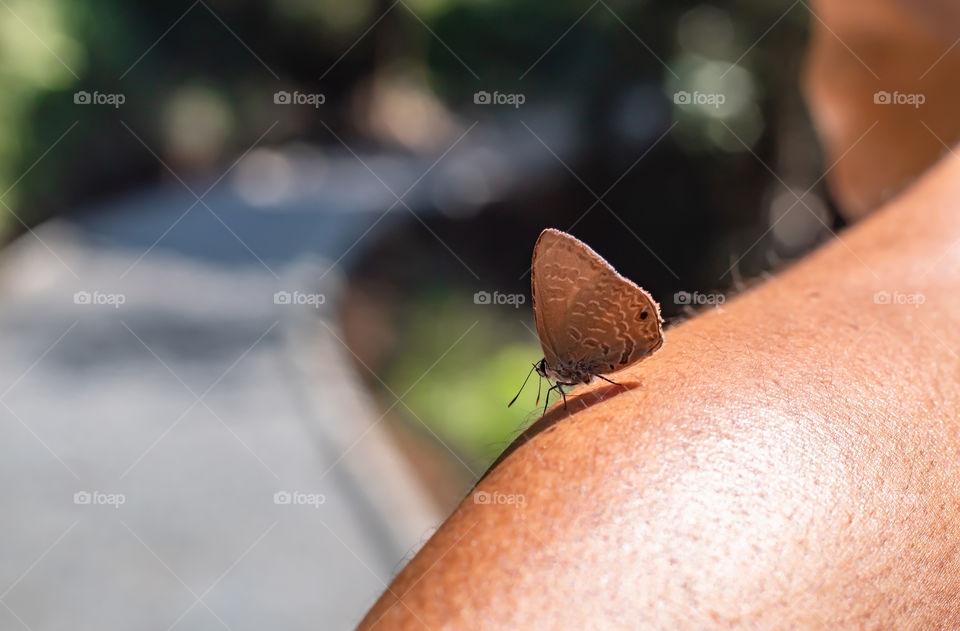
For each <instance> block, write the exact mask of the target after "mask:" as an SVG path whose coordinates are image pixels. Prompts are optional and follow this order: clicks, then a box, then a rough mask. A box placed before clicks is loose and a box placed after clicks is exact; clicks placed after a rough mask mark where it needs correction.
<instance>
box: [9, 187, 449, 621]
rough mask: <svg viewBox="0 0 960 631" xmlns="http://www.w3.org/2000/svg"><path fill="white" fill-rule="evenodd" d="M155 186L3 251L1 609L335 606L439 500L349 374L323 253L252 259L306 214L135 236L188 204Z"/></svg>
mask: <svg viewBox="0 0 960 631" xmlns="http://www.w3.org/2000/svg"><path fill="white" fill-rule="evenodd" d="M163 197H164V198H165V203H163V204H158V205H157V207H156V209H151V208H150V204H149V200H147V201H148V203H146V204H143V203H135V202H126V203H130V204H131V207H130V208H127V209H124V208H122V206H123V205H124V202H121V203H120V205H119V206H120V207H118V208H117V209H115V210H114V211H111V210H107V211H104V212H102V213H98V214H96V215H94V216H91V217H89V218H88V219H87V220H86V223H80V224H77V223H70V222H66V221H57V222H52V223H50V224H47V225H45V226H42V227H41V228H39V229H37V231H36V234H35V235H26V236H24V237H23V238H22V239H20V240H19V241H18V242H17V243H15V244H14V245H13V246H12V247H10V248H9V249H8V250H6V251H5V253H4V254H3V256H2V259H0V304H2V305H3V306H2V309H0V345H2V347H3V349H4V352H3V354H2V356H0V418H2V421H0V470H2V476H3V479H4V480H5V484H3V485H2V486H0V502H2V506H4V507H5V515H6V518H5V519H3V520H0V541H2V542H3V543H2V544H0V545H2V548H3V550H4V553H3V563H2V565H0V572H2V576H0V585H2V586H3V587H2V588H0V589H2V590H3V591H2V592H0V604H2V605H3V607H0V628H4V629H16V628H24V629H30V630H32V631H42V630H46V629H74V630H81V629H91V630H92V629H97V630H103V629H136V628H140V629H148V628H149V629H153V628H159V629H167V628H168V627H171V625H172V628H175V629H219V628H224V629H232V630H233V631H239V630H241V629H263V628H276V629H321V628H322V629H348V628H352V626H353V625H355V624H356V622H357V621H358V619H359V617H360V616H361V615H362V614H363V613H364V611H365V610H366V608H367V607H368V606H369V605H370V604H371V603H372V600H373V599H374V598H375V597H376V596H377V595H379V593H380V592H382V591H383V589H384V587H385V584H386V583H387V582H388V581H389V580H390V579H391V577H392V575H393V574H394V573H395V571H396V569H397V567H398V566H399V564H400V562H401V561H402V560H403V559H404V558H405V557H406V556H407V555H408V554H409V553H410V552H411V542H418V541H422V540H424V538H425V537H426V536H427V535H428V534H429V532H430V529H431V528H432V527H434V526H435V525H436V524H437V523H438V521H439V519H440V515H438V514H437V512H436V510H435V509H434V507H433V506H432V505H431V504H430V502H429V501H428V500H427V499H426V497H425V495H424V494H423V493H422V492H421V490H420V489H419V488H418V486H417V484H416V482H415V481H414V479H413V478H412V476H411V475H410V474H409V472H408V470H407V466H406V464H405V463H404V461H403V460H402V459H401V458H400V457H399V456H398V455H397V453H396V452H395V450H394V448H393V446H392V445H391V444H390V442H389V440H388V439H387V438H386V436H385V434H384V432H383V427H382V426H381V425H377V424H376V422H377V420H378V417H379V416H380V414H379V413H378V411H377V410H376V409H375V408H374V406H373V404H372V403H371V401H370V400H369V397H368V396H367V395H366V394H365V392H364V391H363V389H362V388H361V386H360V384H359V382H358V381H357V380H356V379H355V377H354V375H353V373H354V371H353V363H352V362H351V358H350V357H349V356H348V352H349V351H348V350H347V349H346V348H345V347H344V346H343V345H342V344H341V342H340V339H339V333H338V331H337V325H336V323H335V318H334V317H333V314H332V313H331V312H330V311H331V308H332V306H333V305H335V304H336V295H337V291H338V289H339V284H340V282H341V276H340V273H339V272H338V271H337V270H335V269H334V270H333V271H329V270H330V266H331V264H332V256H333V254H331V258H330V259H325V258H323V257H321V256H318V255H317V254H316V253H314V254H310V255H308V254H307V253H306V252H305V249H301V250H300V251H296V248H292V249H291V250H290V254H289V255H288V256H287V257H286V258H285V260H284V258H283V257H279V256H273V257H270V259H271V260H270V263H267V262H266V261H263V260H260V261H258V259H257V255H254V254H253V253H252V252H248V251H247V249H246V248H247V247H250V249H251V250H254V251H256V249H257V248H258V247H259V246H260V245H262V244H264V243H265V242H269V243H279V244H281V245H283V244H290V243H291V242H293V241H296V240H298V239H299V240H304V241H305V240H307V239H310V238H311V237H312V236H313V235H311V234H310V232H309V231H305V230H304V226H303V225H300V226H294V225H293V224H296V223H297V222H289V223H288V224H287V226H286V229H284V222H283V221H280V220H278V218H277V216H276V215H274V216H273V217H270V216H267V217H263V220H264V222H266V221H267V220H270V219H273V220H274V222H273V223H272V226H271V230H270V231H269V232H268V233H263V232H262V233H261V235H260V237H259V238H249V235H247V238H245V237H241V236H239V234H236V233H235V232H234V231H235V230H237V228H234V227H233V226H232V225H231V228H227V227H226V225H224V224H233V225H240V226H241V227H240V228H239V230H243V229H244V225H245V224H244V221H243V220H241V219H242V217H241V215H244V214H246V215H247V216H248V218H249V217H253V216H254V215H255V214H256V211H254V210H251V209H246V210H244V209H243V207H242V206H241V205H239V204H233V205H232V206H230V205H227V210H224V205H223V204H220V208H219V212H218V213H217V214H218V215H220V214H221V213H222V220H223V224H222V223H221V220H220V219H218V218H217V217H215V216H214V215H213V214H212V213H211V212H207V211H206V210H205V209H203V208H195V209H194V210H193V211H191V213H190V216H189V217H188V218H184V219H183V220H181V221H180V222H179V223H178V224H177V226H176V228H174V229H173V230H171V231H170V232H168V233H167V234H166V235H165V236H164V238H163V242H161V243H160V244H158V245H157V246H156V247H154V248H152V249H150V251H149V253H148V254H147V255H146V256H143V255H144V253H145V252H146V251H147V249H148V247H149V245H150V244H147V245H145V246H142V244H140V243H137V242H136V241H137V237H138V235H137V234H133V235H132V237H131V238H130V239H129V240H126V241H125V240H124V239H123V238H122V237H123V235H124V230H123V224H124V222H126V223H127V225H129V226H130V227H131V228H136V229H137V230H140V231H145V230H149V229H154V230H156V232H155V233H154V238H155V239H156V238H158V237H159V236H160V235H161V234H162V233H163V231H164V230H166V229H167V228H168V227H169V225H170V224H171V223H172V222H173V220H175V219H176V218H177V216H178V215H179V213H180V212H181V209H183V208H186V207H187V206H189V204H190V203H191V200H190V198H189V197H187V198H184V197H183V196H180V199H176V197H177V196H176V195H173V196H172V198H171V196H169V195H165V196H163ZM173 199H175V200H176V201H178V202H179V207H178V204H176V203H171V201H172V200H173ZM140 201H143V200H140ZM211 206H213V204H212V203H211ZM164 209H165V210H164ZM259 214H260V215H266V214H267V213H266V211H261V212H260V213H259ZM111 216H112V217H114V218H115V221H111V219H110V218H111ZM315 217H319V215H316V216H315ZM138 218H139V219H140V220H141V221H137V219H138ZM164 219H166V220H167V221H166V222H164V221H163V220H164ZM342 219H343V218H342ZM359 220H360V217H356V218H353V221H347V220H343V221H340V222H329V221H328V222H327V223H326V224H324V221H319V220H315V221H314V222H313V223H314V224H315V225H314V229H315V230H321V231H323V239H322V240H321V239H318V241H321V243H320V246H321V247H326V248H327V249H329V251H330V252H331V253H334V252H342V251H344V250H346V248H347V247H348V246H349V245H350V244H351V242H352V241H353V240H355V239H356V238H357V236H359V232H360V230H361V227H362V222H360V221H359ZM164 223H165V224H166V225H164ZM301 223H303V222H301ZM367 223H369V218H367ZM316 224H320V226H319V228H318V227H317V226H316ZM278 225H279V226H280V227H278ZM105 228H111V229H113V230H114V232H113V233H112V234H111V237H112V239H111V240H110V241H109V242H108V241H106V240H105V239H103V238H102V233H103V231H104V229H105ZM335 230H338V231H339V234H335V233H334V231H335ZM264 237H268V239H265V238H264ZM194 243H196V244H200V245H202V250H203V254H204V256H203V257H198V256H190V255H189V254H186V253H185V251H186V250H188V249H189V247H191V244H194ZM314 245H315V246H316V244H314ZM141 246H142V247H141ZM337 248H339V250H338V249H337ZM318 249H319V248H317V247H315V248H314V252H316V251H317V250H318ZM218 252H221V253H224V254H221V255H218V254H217V253H218ZM242 254H246V256H247V259H248V260H247V261H245V262H243V263H241V262H239V261H238V260H237V259H238V258H239V257H240V256H241V255H242ZM218 258H219V259H221V260H216V259H218ZM277 292H285V293H280V294H279V299H278V300H275V294H277ZM288 296H289V300H287V298H286V297H288ZM320 296H322V298H321V297H320ZM321 301H322V302H321ZM298 302H299V303H300V304H292V303H298ZM278 303H279V304H278Z"/></svg>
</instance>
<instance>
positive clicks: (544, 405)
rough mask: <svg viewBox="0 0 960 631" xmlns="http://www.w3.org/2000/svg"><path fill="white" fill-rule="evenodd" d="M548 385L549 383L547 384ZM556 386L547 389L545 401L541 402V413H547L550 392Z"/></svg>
mask: <svg viewBox="0 0 960 631" xmlns="http://www.w3.org/2000/svg"><path fill="white" fill-rule="evenodd" d="M547 383H549V381H548V382H547ZM556 387H557V386H556V385H552V386H550V387H549V388H547V394H546V400H545V401H544V402H543V413H544V414H546V413H547V406H548V405H550V392H551V391H553V390H555V389H556Z"/></svg>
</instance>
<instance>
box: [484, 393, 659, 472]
mask: <svg viewBox="0 0 960 631" xmlns="http://www.w3.org/2000/svg"><path fill="white" fill-rule="evenodd" d="M641 385H643V384H641V383H640V382H639V381H625V382H620V383H618V384H617V385H613V384H607V385H604V386H601V387H599V388H593V389H590V390H587V391H586V392H584V393H582V394H577V395H576V396H571V395H570V394H568V395H567V405H566V408H565V407H564V405H563V400H562V399H561V400H560V401H558V402H556V403H554V405H553V407H552V408H550V410H549V411H548V412H547V413H546V414H544V415H543V416H541V417H540V418H538V419H537V420H536V421H534V422H533V423H531V424H530V426H529V427H527V428H526V429H525V430H523V431H522V432H521V433H520V435H519V436H517V437H516V439H514V441H513V442H512V443H510V446H509V447H507V448H506V449H505V450H504V451H503V453H502V454H500V456H499V457H497V459H496V460H495V461H494V462H493V464H492V465H490V468H489V469H487V471H486V473H484V474H483V477H481V478H480V480H483V478H485V477H487V475H488V474H489V473H490V472H491V471H493V470H494V469H495V468H497V465H499V464H500V463H501V462H503V461H504V460H506V459H507V457H508V456H509V455H510V454H512V453H513V452H514V451H516V450H517V449H519V448H520V447H522V446H523V445H525V444H526V443H527V442H528V441H530V440H532V439H533V437H534V436H536V435H537V434H539V433H540V432H543V431H546V430H548V429H550V428H551V427H553V426H554V425H556V424H557V423H559V422H560V421H562V420H563V419H565V418H567V417H569V416H572V415H573V414H574V413H575V412H579V411H581V410H585V409H587V408H589V407H591V406H594V405H596V404H598V403H603V402H604V401H607V400H609V399H611V398H613V397H615V396H617V395H618V394H623V393H625V392H629V391H630V390H633V389H634V388H639V387H640V386H641ZM480 480H478V481H477V482H478V483H479V482H480Z"/></svg>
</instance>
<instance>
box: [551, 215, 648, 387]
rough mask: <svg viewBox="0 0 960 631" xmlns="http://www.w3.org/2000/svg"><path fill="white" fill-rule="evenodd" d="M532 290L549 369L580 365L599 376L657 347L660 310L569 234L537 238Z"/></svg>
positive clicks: (635, 286) (636, 287)
mask: <svg viewBox="0 0 960 631" xmlns="http://www.w3.org/2000/svg"><path fill="white" fill-rule="evenodd" d="M532 284H533V297H534V298H533V299H534V314H535V317H536V322H537V333H538V334H539V336H540V345H541V346H542V347H543V352H544V356H545V357H546V359H547V363H548V364H550V365H552V366H556V365H557V361H558V360H561V361H564V362H578V361H583V362H584V366H585V367H586V369H587V370H588V371H589V372H590V373H591V374H603V373H608V372H613V371H615V370H620V369H621V368H625V367H626V366H629V365H631V364H633V363H635V362H637V361H639V360H641V359H643V358H644V357H646V356H647V355H649V354H650V353H653V352H654V351H656V350H657V349H659V348H660V347H661V346H662V345H663V329H662V328H661V323H662V322H663V320H662V318H661V317H660V307H659V305H658V304H657V303H656V302H655V301H654V300H653V298H652V297H651V296H650V294H648V293H647V292H646V291H644V290H643V289H642V288H641V287H639V286H638V285H636V284H635V283H633V282H632V281H630V280H629V279H627V278H624V277H623V276H621V275H620V274H618V273H617V272H616V270H614V269H613V267H611V266H610V264H609V263H607V262H606V261H605V260H603V258H602V257H600V255H598V254H597V253H596V252H594V251H593V250H592V249H590V248H589V247H588V246H587V245H586V244H584V243H583V242H581V241H580V240H578V239H576V238H574V237H572V236H571V235H569V234H566V233H564V232H560V231H559V230H552V229H547V230H544V231H543V232H542V233H541V234H540V238H539V239H538V240H537V244H536V245H535V246H534V250H533V268H532Z"/></svg>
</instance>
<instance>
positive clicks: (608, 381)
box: [597, 375, 623, 386]
mask: <svg viewBox="0 0 960 631" xmlns="http://www.w3.org/2000/svg"><path fill="white" fill-rule="evenodd" d="M597 376H598V377H600V378H601V379H603V380H604V381H606V382H607V383H612V384H613V385H615V386H621V385H623V384H620V383H617V382H616V381H614V380H613V379H607V378H606V377H604V376H603V375H597Z"/></svg>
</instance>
